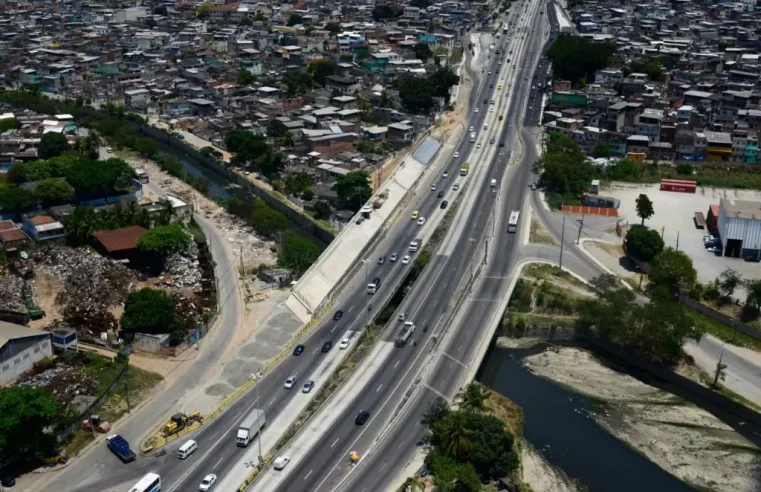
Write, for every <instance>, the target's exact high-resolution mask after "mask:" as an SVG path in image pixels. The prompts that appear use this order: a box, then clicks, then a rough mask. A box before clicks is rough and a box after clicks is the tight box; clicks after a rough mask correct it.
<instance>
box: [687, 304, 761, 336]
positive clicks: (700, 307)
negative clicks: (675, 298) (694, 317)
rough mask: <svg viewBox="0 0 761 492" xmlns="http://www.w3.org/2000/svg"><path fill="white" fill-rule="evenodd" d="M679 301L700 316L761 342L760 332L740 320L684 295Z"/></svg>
mask: <svg viewBox="0 0 761 492" xmlns="http://www.w3.org/2000/svg"><path fill="white" fill-rule="evenodd" d="M681 301H682V304H684V305H685V306H687V307H689V308H690V309H693V310H695V311H697V312H699V313H701V314H704V315H706V316H708V317H709V318H712V319H714V320H716V321H718V322H719V323H722V324H725V325H727V326H729V327H731V328H734V329H735V330H737V331H739V332H742V333H745V334H746V335H748V336H749V337H753V338H755V339H756V340H761V331H759V330H757V329H756V328H754V327H752V326H750V325H746V324H745V323H743V322H742V321H740V320H736V319H734V318H730V317H729V316H727V315H726V314H724V313H720V312H719V311H716V310H715V309H711V308H710V307H708V306H706V305H705V304H702V303H700V302H698V301H696V300H695V299H693V298H691V297H689V296H687V295H686V294H682V295H681Z"/></svg>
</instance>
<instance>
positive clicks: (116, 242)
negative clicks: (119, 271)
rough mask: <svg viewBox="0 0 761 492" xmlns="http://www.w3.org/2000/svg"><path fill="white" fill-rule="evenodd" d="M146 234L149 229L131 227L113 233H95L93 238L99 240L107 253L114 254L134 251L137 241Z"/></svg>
mask: <svg viewBox="0 0 761 492" xmlns="http://www.w3.org/2000/svg"><path fill="white" fill-rule="evenodd" d="M146 232H148V229H145V228H143V227H140V226H129V227H123V228H121V229H115V230H113V231H98V232H94V233H93V237H95V239H97V240H98V242H99V243H100V244H101V245H102V246H103V248H104V249H105V250H106V251H108V252H109V253H114V252H116V251H124V250H128V249H134V248H135V247H136V246H137V241H138V240H139V239H140V238H141V237H143V234H145V233H146Z"/></svg>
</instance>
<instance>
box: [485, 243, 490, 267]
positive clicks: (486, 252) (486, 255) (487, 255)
mask: <svg viewBox="0 0 761 492" xmlns="http://www.w3.org/2000/svg"><path fill="white" fill-rule="evenodd" d="M488 257H489V240H488V239H487V240H486V250H485V251H484V265H486V259H487V258H488Z"/></svg>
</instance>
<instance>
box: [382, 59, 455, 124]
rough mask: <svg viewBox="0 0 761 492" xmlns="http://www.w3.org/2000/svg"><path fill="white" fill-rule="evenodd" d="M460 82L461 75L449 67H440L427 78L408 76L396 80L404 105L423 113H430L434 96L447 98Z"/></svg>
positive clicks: (413, 110)
mask: <svg viewBox="0 0 761 492" xmlns="http://www.w3.org/2000/svg"><path fill="white" fill-rule="evenodd" d="M459 83H460V77H459V76H458V75H456V74H455V73H454V72H452V70H451V69H449V68H439V69H438V70H436V72H434V73H433V74H431V75H430V76H429V77H426V78H424V77H415V76H407V77H400V78H398V79H396V80H395V81H394V84H395V86H396V89H397V90H398V91H399V98H400V99H401V101H402V105H403V106H404V107H405V108H407V109H408V110H409V111H412V112H413V113H421V114H427V113H430V111H431V108H433V98H434V97H442V98H445V99H447V98H448V97H449V91H450V90H451V89H452V87H454V86H455V85H457V84H459Z"/></svg>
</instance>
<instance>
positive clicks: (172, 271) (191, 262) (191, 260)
mask: <svg viewBox="0 0 761 492" xmlns="http://www.w3.org/2000/svg"><path fill="white" fill-rule="evenodd" d="M160 284H161V285H166V286H167V287H178V288H183V287H192V288H193V289H194V290H195V289H199V288H200V287H201V268H200V267H199V264H198V246H197V245H196V243H195V241H190V245H189V246H188V249H187V250H186V251H183V252H181V253H180V252H178V253H173V254H172V255H170V256H169V257H168V258H167V259H166V261H165V262H164V273H163V274H162V276H161V279H160Z"/></svg>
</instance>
